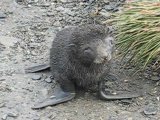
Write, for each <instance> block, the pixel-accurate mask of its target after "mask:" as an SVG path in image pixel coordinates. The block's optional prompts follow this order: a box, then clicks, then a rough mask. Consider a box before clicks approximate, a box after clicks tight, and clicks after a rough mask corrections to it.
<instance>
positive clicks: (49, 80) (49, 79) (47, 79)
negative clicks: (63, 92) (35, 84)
mask: <svg viewBox="0 0 160 120" xmlns="http://www.w3.org/2000/svg"><path fill="white" fill-rule="evenodd" d="M44 81H46V82H47V83H51V82H52V79H51V78H50V77H47V78H46V79H45V80H44Z"/></svg>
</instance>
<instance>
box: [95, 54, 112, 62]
mask: <svg viewBox="0 0 160 120" xmlns="http://www.w3.org/2000/svg"><path fill="white" fill-rule="evenodd" d="M110 60H111V58H110V57H108V56H107V57H100V58H97V59H95V60H94V63H96V64H105V63H107V62H109V61H110Z"/></svg>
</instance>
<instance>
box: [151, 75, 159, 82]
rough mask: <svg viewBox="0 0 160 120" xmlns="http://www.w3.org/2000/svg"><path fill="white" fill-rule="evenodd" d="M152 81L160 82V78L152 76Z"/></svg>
mask: <svg viewBox="0 0 160 120" xmlns="http://www.w3.org/2000/svg"><path fill="white" fill-rule="evenodd" d="M151 80H154V81H157V80H160V77H158V76H152V77H151Z"/></svg>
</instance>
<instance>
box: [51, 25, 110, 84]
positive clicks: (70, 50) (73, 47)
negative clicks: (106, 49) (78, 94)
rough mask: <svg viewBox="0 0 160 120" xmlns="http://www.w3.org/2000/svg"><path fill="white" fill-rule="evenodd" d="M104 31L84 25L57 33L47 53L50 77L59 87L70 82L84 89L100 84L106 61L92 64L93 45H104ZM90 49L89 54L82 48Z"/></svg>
mask: <svg viewBox="0 0 160 120" xmlns="http://www.w3.org/2000/svg"><path fill="white" fill-rule="evenodd" d="M107 35H108V33H107V29H106V27H104V26H101V25H86V26H80V27H72V28H65V29H64V30H62V31H60V32H58V33H57V35H56V38H55V39H54V41H53V44H52V48H51V52H50V66H51V71H52V74H53V77H54V78H55V80H57V81H58V82H59V83H60V85H62V86H63V85H64V84H66V83H68V82H69V80H71V81H72V82H74V83H75V84H76V85H78V86H82V87H87V86H89V85H91V84H96V83H97V82H98V81H100V78H101V76H102V75H103V74H104V73H108V72H109V69H110V67H109V64H110V63H109V62H106V63H100V64H96V63H93V60H94V59H95V58H96V57H97V54H96V51H95V50H96V46H97V45H96V44H92V43H98V42H99V41H101V42H100V43H101V44H103V43H104V38H105V37H106V36H107ZM87 46H89V47H91V48H92V49H93V51H90V50H88V51H87V50H86V51H87V52H86V53H83V48H86V47H87Z"/></svg>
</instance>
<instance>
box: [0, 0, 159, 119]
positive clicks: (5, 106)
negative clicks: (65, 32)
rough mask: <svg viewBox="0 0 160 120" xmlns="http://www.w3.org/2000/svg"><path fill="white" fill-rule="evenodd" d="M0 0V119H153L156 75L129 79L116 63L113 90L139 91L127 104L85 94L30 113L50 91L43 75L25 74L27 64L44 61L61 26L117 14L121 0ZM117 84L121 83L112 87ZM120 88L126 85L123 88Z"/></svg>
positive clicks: (156, 100) (50, 84)
mask: <svg viewBox="0 0 160 120" xmlns="http://www.w3.org/2000/svg"><path fill="white" fill-rule="evenodd" d="M24 1H25V0H15V1H14V0H1V1H0V26H1V29H0V119H2V120H14V119H16V120H54V119H55V120H159V119H160V102H159V96H160V89H159V88H160V83H159V80H160V75H159V73H158V72H151V71H147V72H146V73H144V75H143V76H142V75H138V74H135V75H133V74H132V75H131V73H132V72H131V71H132V68H130V67H127V68H125V69H124V68H122V66H121V65H120V64H118V63H117V62H116V61H115V63H114V65H113V69H114V70H113V71H114V72H115V73H116V74H118V76H119V78H120V80H119V81H116V82H115V83H116V84H114V85H113V83H108V82H107V83H106V84H107V85H109V84H110V85H112V86H113V88H116V87H117V85H118V88H117V89H122V88H123V90H124V89H125V90H127V89H128V88H129V87H131V88H134V89H131V90H136V89H139V90H142V91H143V92H144V96H142V97H139V98H135V99H132V100H115V101H102V100H99V99H98V98H96V97H95V96H94V94H92V93H90V92H85V93H83V94H81V93H80V94H78V96H77V97H76V98H75V99H74V100H72V101H70V102H67V103H63V104H60V105H56V106H53V107H47V108H44V109H40V110H32V109H31V107H32V105H33V104H34V103H35V102H37V101H39V100H41V99H42V98H45V97H47V96H48V95H49V94H50V93H52V88H54V86H55V84H54V81H52V80H51V79H50V75H49V72H40V73H35V74H26V73H25V72H24V69H25V68H27V67H28V66H32V65H36V64H43V63H47V62H49V48H50V45H51V42H52V40H53V38H54V36H55V34H56V32H57V31H58V30H60V29H62V28H63V27H67V26H72V25H79V24H83V23H99V22H101V21H104V20H106V19H108V18H109V17H110V12H111V11H117V10H118V9H119V8H120V7H117V6H119V5H120V6H121V3H122V2H123V0H99V1H98V0H41V1H40V0H26V1H25V2H24ZM118 83H121V84H118ZM126 84H127V86H128V87H126Z"/></svg>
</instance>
